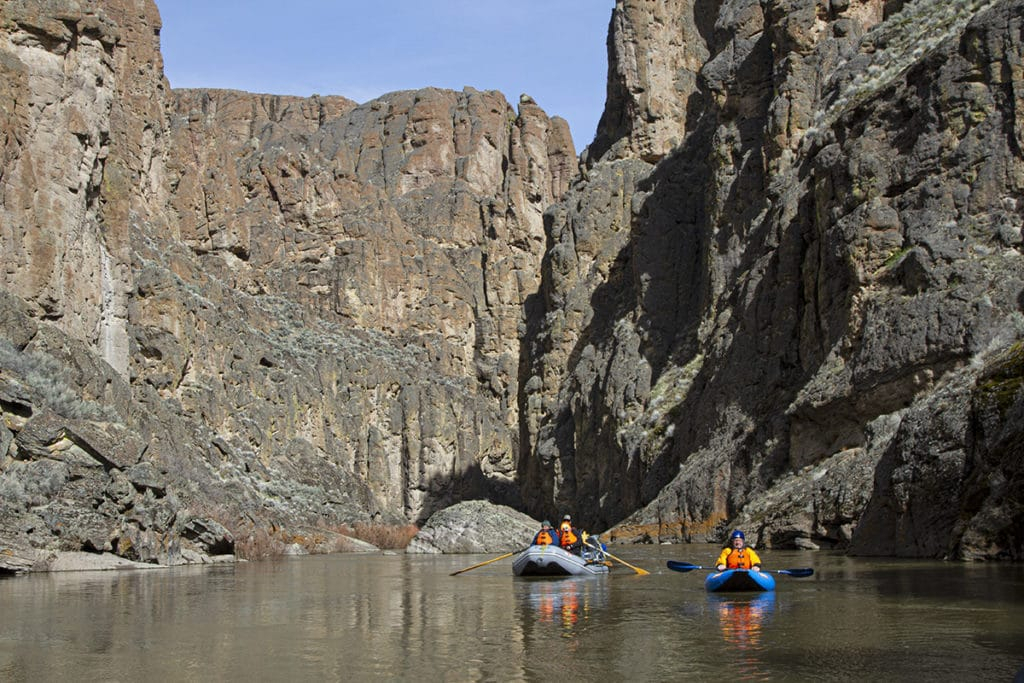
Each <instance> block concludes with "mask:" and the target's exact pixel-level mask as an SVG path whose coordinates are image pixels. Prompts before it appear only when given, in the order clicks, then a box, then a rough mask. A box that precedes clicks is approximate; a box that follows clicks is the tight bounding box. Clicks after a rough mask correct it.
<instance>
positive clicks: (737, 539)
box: [715, 529, 761, 572]
mask: <svg viewBox="0 0 1024 683" xmlns="http://www.w3.org/2000/svg"><path fill="white" fill-rule="evenodd" d="M715 564H716V565H717V567H718V571H724V570H726V569H753V570H754V571H758V572H759V571H761V558H760V557H758V556H757V553H755V552H754V551H753V550H751V549H750V548H748V547H747V538H746V536H744V535H743V532H742V531H740V530H739V529H736V530H735V531H733V532H732V533H731V534H730V535H729V545H727V546H725V547H724V548H722V552H721V553H720V554H719V555H718V562H716V563H715Z"/></svg>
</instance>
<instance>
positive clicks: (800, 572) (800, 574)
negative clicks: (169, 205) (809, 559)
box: [666, 560, 814, 579]
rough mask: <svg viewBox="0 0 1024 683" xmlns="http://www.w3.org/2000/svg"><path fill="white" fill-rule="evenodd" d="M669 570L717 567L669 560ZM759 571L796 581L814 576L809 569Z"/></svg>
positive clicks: (690, 570) (812, 571) (716, 569)
mask: <svg viewBox="0 0 1024 683" xmlns="http://www.w3.org/2000/svg"><path fill="white" fill-rule="evenodd" d="M666 564H667V566H668V568H669V569H671V570H673V571H677V572H692V571H693V570H694V569H707V570H708V571H713V572H715V571H718V568H717V567H703V566H701V565H699V564H690V563H689V562H676V561H675V560H669V561H668V562H667V563H666ZM760 571H763V572H768V573H769V574H785V575H786V576H792V577H795V578H798V579H801V578H804V577H806V576H811V575H812V574H814V570H813V569H811V568H810V567H804V568H794V569H762V570H760Z"/></svg>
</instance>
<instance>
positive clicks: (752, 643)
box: [710, 593, 775, 650]
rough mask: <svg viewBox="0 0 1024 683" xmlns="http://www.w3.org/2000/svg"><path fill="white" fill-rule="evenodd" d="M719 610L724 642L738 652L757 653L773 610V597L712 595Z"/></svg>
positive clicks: (768, 595) (766, 594)
mask: <svg viewBox="0 0 1024 683" xmlns="http://www.w3.org/2000/svg"><path fill="white" fill-rule="evenodd" d="M710 599H711V600H712V601H714V603H715V607H717V609H718V623H719V626H721V629H722V638H724V639H725V642H727V643H729V644H730V645H733V646H735V647H736V648H738V649H740V650H758V649H760V646H761V629H762V627H763V626H764V624H765V621H766V620H767V618H768V616H769V615H770V614H771V613H772V611H773V610H774V609H775V593H755V594H751V595H750V597H747V596H743V597H724V596H719V595H712V596H710Z"/></svg>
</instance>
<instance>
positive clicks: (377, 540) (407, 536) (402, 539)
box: [342, 522, 420, 550]
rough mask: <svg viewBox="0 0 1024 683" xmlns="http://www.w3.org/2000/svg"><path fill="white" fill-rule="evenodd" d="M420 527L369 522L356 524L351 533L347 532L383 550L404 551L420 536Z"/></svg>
mask: <svg viewBox="0 0 1024 683" xmlns="http://www.w3.org/2000/svg"><path fill="white" fill-rule="evenodd" d="M419 531H420V529H419V527H418V526H416V525H415V524H405V525H401V526H398V525H391V524H370V523H368V522H356V524H355V526H354V527H353V528H352V531H351V532H345V531H343V532H342V533H346V535H348V536H354V537H355V538H358V539H359V540H361V541H366V542H367V543H372V544H373V545H375V546H377V547H378V548H381V549H383V550H402V549H404V548H405V547H406V546H407V545H409V541H411V540H412V537H413V536H415V535H416V534H418V533H419Z"/></svg>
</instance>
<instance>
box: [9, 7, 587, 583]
mask: <svg viewBox="0 0 1024 683" xmlns="http://www.w3.org/2000/svg"><path fill="white" fill-rule="evenodd" d="M0 19H2V21H0V75H2V78H0V97H2V105H3V106H2V107H0V143H2V144H0V154H2V155H3V156H2V167H0V198H2V203H0V244H2V253H3V270H2V273H0V287H2V288H3V291H4V293H5V294H4V299H3V307H2V308H3V315H2V320H3V337H4V339H5V346H4V348H3V354H2V360H3V365H2V367H3V370H4V372H3V376H2V380H3V400H2V401H0V409H2V411H3V415H4V427H3V428H2V430H0V446H2V452H0V458H3V460H2V462H0V488H3V490H4V491H5V492H6V493H7V494H9V495H5V496H4V503H3V504H4V505H5V506H9V508H10V509H9V510H5V514H4V515H2V517H3V520H4V522H3V524H0V527H2V528H0V545H2V546H3V547H4V548H9V549H12V552H11V553H10V555H9V556H10V557H15V556H17V558H18V559H16V560H13V559H12V560H11V566H12V567H13V568H14V569H13V570H16V571H20V570H22V569H25V568H26V567H28V568H46V567H48V566H54V565H53V563H52V561H51V558H50V555H48V553H50V552H60V551H69V550H81V549H85V550H89V551H113V552H116V553H120V554H122V555H124V556H128V557H131V558H132V559H141V560H143V561H163V562H176V561H193V560H195V559H196V558H199V559H200V560H201V559H202V557H205V556H207V555H209V556H214V555H216V554H218V553H219V552H221V551H224V550H229V549H230V548H231V544H232V543H233V542H235V541H244V540H246V538H255V537H258V536H259V535H260V534H267V533H270V534H272V535H274V539H273V541H274V542H275V543H286V544H289V545H291V544H293V543H294V542H298V541H295V539H296V538H298V537H299V536H302V537H303V538H312V537H313V536H314V535H315V534H314V533H313V532H311V531H310V530H311V529H328V528H338V527H340V526H341V525H343V524H351V523H354V522H360V521H369V522H372V521H379V522H386V523H396V524H404V523H406V522H410V521H422V520H425V519H426V518H427V516H429V514H430V513H431V512H433V511H434V510H436V509H439V508H442V507H445V506H446V505H448V504H451V503H453V502H456V501H458V500H461V499H463V498H473V497H476V498H479V497H490V498H493V499H495V500H501V501H505V502H510V503H516V502H517V501H518V492H517V489H516V486H515V477H516V460H515V453H516V452H517V443H518V422H519V418H518V411H519V403H518V401H517V395H518V368H519V353H520V351H519V349H520V344H519V338H520V331H521V329H520V328H521V327H522V319H523V313H522V311H523V309H524V308H525V306H526V303H527V299H528V298H529V297H531V296H532V295H534V294H535V293H536V291H537V289H538V286H539V280H540V276H539V272H540V265H539V264H540V261H541V259H542V255H543V251H544V248H545V239H546V237H545V231H544V219H543V211H544V209H545V208H546V207H547V206H549V205H550V204H552V203H553V202H554V201H555V200H557V199H558V198H560V197H561V196H562V195H563V194H564V192H565V190H566V189H567V187H568V184H569V182H570V181H571V179H572V178H573V177H574V176H575V174H576V157H575V151H574V148H573V143H572V139H571V137H570V134H569V130H568V127H567V125H566V123H565V122H564V121H562V120H561V119H551V118H549V117H548V116H547V115H546V114H545V113H544V111H543V110H542V109H541V108H540V107H539V106H538V105H537V103H535V102H534V101H533V100H532V99H531V98H529V97H528V96H525V95H524V96H522V97H520V98H519V100H518V102H517V105H516V106H515V107H513V106H511V105H509V104H508V102H507V101H506V99H505V97H504V96H503V95H501V94H500V93H497V92H493V91H492V92H478V91H474V90H471V89H467V90H466V91H464V92H449V91H441V90H435V89H425V90H421V91H416V92H403V93H393V94H391V95H387V96H385V97H382V98H380V99H379V100H375V101H373V102H369V103H366V104H362V105H360V104H358V103H356V102H352V101H349V100H347V99H345V98H342V97H317V96H314V97H311V98H295V97H278V96H273V95H253V94H247V93H241V92H230V91H217V92H213V91H178V92H175V91H171V90H170V88H169V87H168V85H167V82H166V80H165V79H164V78H163V74H162V66H161V59H160V53H159V29H160V21H159V14H158V11H157V8H156V6H155V5H154V4H153V3H152V2H149V1H146V0H124V1H119V0H109V1H104V2H99V3H72V4H69V5H62V4H54V3H43V2H34V1H29V0H24V1H17V2H8V3H4V5H3V6H2V7H0ZM127 444H130V448H128V447H127ZM54 459H55V460H56V461H57V462H58V463H62V464H60V465H54V466H50V465H49V464H48V463H49V462H50V460H54ZM140 468H141V469H140ZM86 513H87V514H86ZM195 520H200V521H199V522H195ZM217 520H220V521H222V522H224V523H225V524H227V525H228V526H229V527H231V528H230V529H224V533H220V532H217V533H212V534H211V533H203V534H195V533H192V532H190V531H189V529H195V528H199V527H201V528H203V529H211V528H218V527H217ZM221 528H223V527H221ZM232 532H234V536H235V537H236V538H232ZM239 534H242V535H243V536H244V537H238V536H239ZM202 539H206V540H202ZM311 543H312V541H311Z"/></svg>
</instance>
